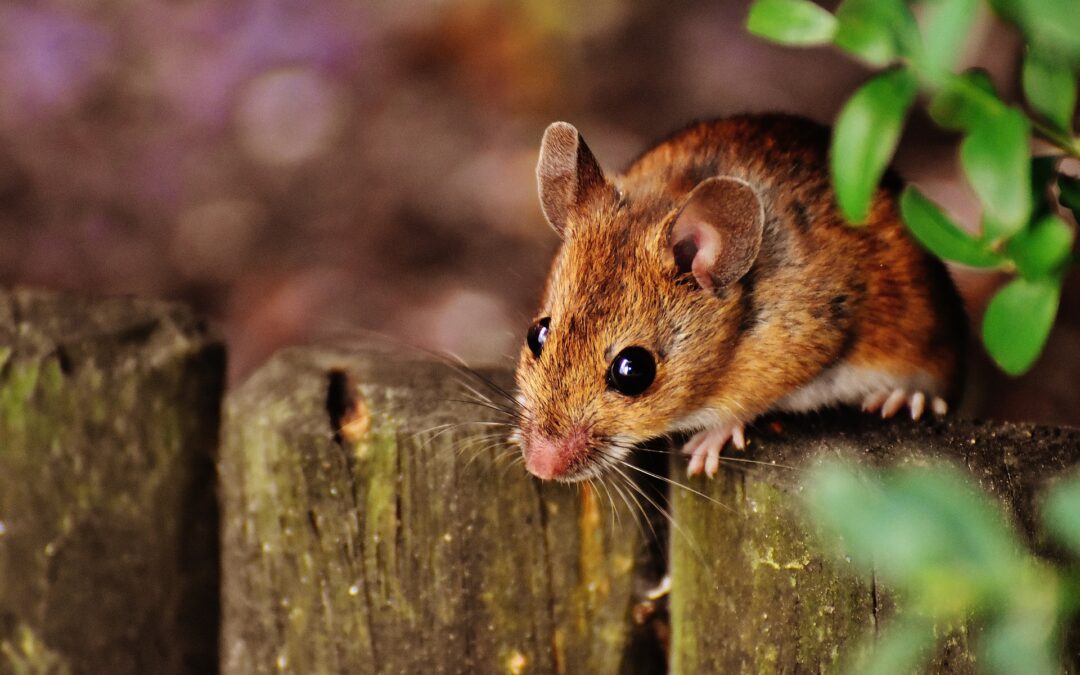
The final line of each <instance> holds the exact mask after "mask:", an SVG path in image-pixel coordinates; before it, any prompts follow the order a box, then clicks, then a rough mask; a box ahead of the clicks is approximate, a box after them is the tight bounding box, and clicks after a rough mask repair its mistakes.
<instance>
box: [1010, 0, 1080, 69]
mask: <svg viewBox="0 0 1080 675" xmlns="http://www.w3.org/2000/svg"><path fill="white" fill-rule="evenodd" d="M990 6H991V7H992V8H993V9H994V11H995V12H997V13H998V14H999V15H1000V16H1002V17H1003V18H1005V19H1006V20H1008V21H1011V22H1012V23H1014V24H1016V25H1017V26H1019V27H1020V29H1021V30H1022V31H1023V33H1024V37H1025V38H1027V42H1028V44H1030V45H1031V46H1033V47H1035V48H1036V49H1038V50H1039V51H1042V52H1045V53H1047V54H1053V55H1054V56H1055V57H1056V58H1058V59H1059V60H1061V61H1063V62H1065V63H1069V64H1072V65H1073V66H1076V65H1078V64H1080V30H1077V26H1080V2H1077V1H1076V0H990Z"/></svg>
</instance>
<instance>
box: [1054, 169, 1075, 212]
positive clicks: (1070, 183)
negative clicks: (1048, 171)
mask: <svg viewBox="0 0 1080 675" xmlns="http://www.w3.org/2000/svg"><path fill="white" fill-rule="evenodd" d="M1058 188H1060V189H1061V198H1060V201H1061V203H1062V205H1064V206H1066V207H1068V209H1069V210H1070V211H1072V212H1073V216H1075V217H1076V219H1077V221H1080V178H1074V177H1073V176H1066V175H1065V174H1059V175H1058Z"/></svg>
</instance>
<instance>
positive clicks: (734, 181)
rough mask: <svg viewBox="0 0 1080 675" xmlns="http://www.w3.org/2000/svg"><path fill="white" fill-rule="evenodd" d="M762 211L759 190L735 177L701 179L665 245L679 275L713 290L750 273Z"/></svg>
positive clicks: (761, 225)
mask: <svg viewBox="0 0 1080 675" xmlns="http://www.w3.org/2000/svg"><path fill="white" fill-rule="evenodd" d="M764 225H765V210H764V208H763V206H762V203H761V199H760V198H759V197H758V195H757V192H755V191H754V189H753V188H752V187H750V184H749V183H747V182H746V181H743V180H740V179H738V178H732V177H730V176H719V177H716V178H709V179H707V180H704V181H702V182H701V183H699V184H698V185H697V187H695V188H694V189H693V191H692V192H691V193H690V195H689V196H688V197H687V198H686V203H685V204H683V207H682V209H681V210H680V211H679V214H678V215H677V216H676V217H675V221H674V223H673V224H672V226H671V233H670V235H669V237H668V246H669V248H670V250H671V254H672V257H673V259H674V263H675V267H676V269H677V273H678V274H679V275H680V276H681V275H686V274H692V275H693V277H694V279H695V280H696V281H697V283H698V285H699V286H701V287H702V288H704V289H706V290H715V289H717V288H723V287H724V286H726V285H728V284H730V283H733V282H735V281H738V280H739V279H741V278H742V277H743V275H744V274H746V273H747V272H748V271H750V267H751V266H752V265H753V264H754V260H755V259H757V255H758V251H759V250H761V233H762V228H763V227H764Z"/></svg>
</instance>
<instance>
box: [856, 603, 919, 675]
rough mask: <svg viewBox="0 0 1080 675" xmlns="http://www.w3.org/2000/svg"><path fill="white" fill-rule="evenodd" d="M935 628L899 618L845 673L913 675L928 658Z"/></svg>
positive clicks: (863, 651)
mask: <svg viewBox="0 0 1080 675" xmlns="http://www.w3.org/2000/svg"><path fill="white" fill-rule="evenodd" d="M933 644H934V626H933V624H931V623H930V622H928V621H920V620H918V619H915V618H911V617H904V616H901V617H897V618H896V619H894V620H892V621H890V622H889V623H886V624H885V626H884V629H883V632H882V635H881V637H880V638H878V639H877V640H876V641H873V642H869V643H866V644H864V645H863V647H862V649H861V650H860V651H861V652H862V653H861V654H858V655H857V657H856V660H855V662H854V663H853V664H851V667H849V668H847V669H846V670H845V671H844V672H849V673H856V674H865V675H910V674H911V673H914V672H918V671H919V665H920V664H921V663H922V661H923V660H924V659H925V658H926V657H927V656H929V654H930V648H931V647H932V646H933Z"/></svg>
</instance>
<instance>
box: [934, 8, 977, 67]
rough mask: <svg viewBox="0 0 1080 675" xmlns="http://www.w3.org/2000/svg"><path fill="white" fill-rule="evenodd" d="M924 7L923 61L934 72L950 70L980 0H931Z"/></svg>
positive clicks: (959, 51) (961, 46)
mask: <svg viewBox="0 0 1080 675" xmlns="http://www.w3.org/2000/svg"><path fill="white" fill-rule="evenodd" d="M922 5H923V7H922V9H923V14H922V18H923V31H922V35H923V51H922V60H921V64H922V66H923V68H924V69H926V70H928V71H930V72H931V73H936V72H939V71H942V72H947V71H949V70H951V69H952V67H953V64H954V63H955V62H956V59H957V58H958V57H959V56H960V53H961V51H962V50H963V47H964V42H965V39H966V38H967V35H968V33H969V32H970V31H971V24H972V22H973V21H974V20H975V12H976V10H977V9H978V7H979V2H978V0H929V1H927V2H924V3H922Z"/></svg>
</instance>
